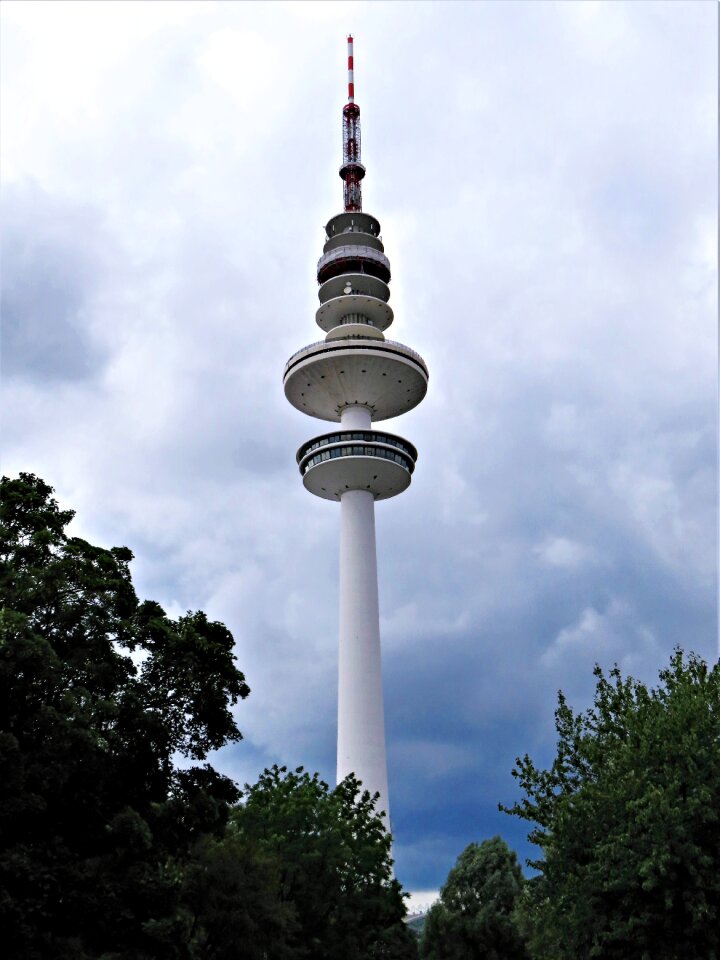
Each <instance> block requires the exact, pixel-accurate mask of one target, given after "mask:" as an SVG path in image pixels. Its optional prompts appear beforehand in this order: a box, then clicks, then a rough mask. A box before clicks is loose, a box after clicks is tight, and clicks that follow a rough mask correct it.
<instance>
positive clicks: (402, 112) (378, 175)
mask: <svg viewBox="0 0 720 960" xmlns="http://www.w3.org/2000/svg"><path fill="white" fill-rule="evenodd" d="M717 9H718V8H717V5H716V4H715V3H714V2H678V3H674V2H672V0H670V2H660V3H654V2H644V3H622V2H601V3H597V2H591V0H589V2H582V3H580V2H561V3H551V2H533V3H529V2H525V3H522V2H503V3H500V2H488V3H465V2H460V3H456V2H443V3H421V2H416V3H410V2H405V3H397V2H392V3H383V2H373V3H363V2H354V3H341V2H337V3H329V2H321V3H315V2H307V3H302V2H291V3H282V2H274V3H271V2H268V3H258V4H255V3H249V2H248V3H233V2H218V3H213V2H207V3H192V2H184V3H173V2H162V3H154V2H149V3H134V2H126V0H124V2H121V3H112V2H82V3H78V4H75V3H65V2H58V0H53V2H51V3H41V2H34V3H26V2H23V3H18V2H14V0H4V2H3V4H2V21H3V22H2V51H1V52H2V87H3V94H2V95H3V100H2V137H1V143H2V175H3V193H2V218H3V236H2V239H3V264H2V265H3V271H2V280H3V287H4V302H3V367H4V376H3V389H4V410H5V414H4V421H3V463H2V466H3V471H4V472H5V473H8V474H11V475H12V474H15V473H17V472H18V471H20V470H29V471H33V472H35V473H37V474H39V475H40V476H42V477H43V478H44V479H46V480H47V481H48V482H50V483H51V484H52V485H53V486H55V488H56V491H57V496H58V498H59V500H60V501H61V503H62V504H63V505H65V506H72V507H74V508H75V509H76V510H77V511H78V516H77V519H76V521H75V522H74V525H73V530H74V532H75V533H77V534H79V535H82V536H85V537H87V538H88V539H91V540H92V541H93V542H97V543H101V544H104V545H107V546H111V545H116V544H117V545H119V544H125V545H127V546H129V547H131V549H132V550H133V551H134V553H135V557H136V559H135V561H134V565H133V566H134V577H135V581H136V585H137V588H138V592H139V593H140V595H141V596H143V597H151V598H153V599H156V600H158V601H160V602H161V603H162V604H163V605H164V606H165V607H166V609H167V610H168V612H169V613H171V614H173V615H177V614H180V613H182V612H184V611H185V610H187V609H198V608H200V609H204V610H206V611H207V612H208V614H209V615H210V616H212V617H213V618H215V619H219V620H222V621H224V622H225V623H227V624H228V626H229V627H230V628H231V630H232V631H233V633H234V635H235V637H236V641H237V656H238V660H239V663H240V665H241V667H242V669H243V670H244V671H245V673H246V675H247V678H248V681H249V683H250V686H251V687H252V694H251V696H250V698H249V699H248V700H247V701H246V702H245V703H243V704H241V705H240V706H239V707H238V710H237V716H238V721H239V725H240V727H241V729H242V730H243V732H244V734H245V740H244V741H243V742H242V743H241V744H239V745H237V746H235V747H233V748H232V749H228V750H226V751H222V752H221V753H220V754H219V755H218V756H217V757H216V758H215V762H216V763H217V765H218V766H219V767H220V768H221V769H223V770H224V771H225V772H226V773H228V774H230V775H232V776H233V777H235V778H236V779H238V780H240V781H241V782H245V781H247V780H254V779H255V777H256V776H257V774H258V772H259V771H260V770H261V769H262V768H263V767H264V766H265V765H266V764H270V763H273V762H276V761H278V762H286V763H290V764H299V763H303V764H305V765H306V766H307V767H309V768H311V769H317V770H320V771H321V773H322V774H323V776H324V777H326V778H327V779H328V780H331V781H332V778H333V776H334V750H335V711H336V670H337V593H338V584H337V578H338V540H339V515H338V510H337V507H336V506H335V505H333V504H331V503H328V502H326V501H322V500H317V499H315V498H313V497H311V496H310V495H308V494H307V493H306V492H305V491H304V489H303V487H302V484H301V482H300V477H299V475H298V473H297V468H296V465H295V459H294V454H295V450H296V448H297V447H298V445H299V444H300V443H301V442H303V441H304V440H306V439H308V438H309V437H311V436H313V435H314V434H316V433H319V432H322V429H323V427H322V424H320V423H319V422H315V421H311V420H309V419H308V418H306V417H303V416H302V415H301V414H300V413H298V412H297V411H296V410H294V409H293V408H292V407H291V406H290V405H289V404H288V403H287V402H286V401H285V398H284V395H283V391H282V383H281V378H282V371H283V366H284V362H285V360H286V359H287V358H288V357H289V356H290V354H291V353H293V352H294V351H295V350H297V349H298V348H300V347H301V346H303V345H304V344H306V343H309V342H312V341H314V340H317V339H320V336H321V334H320V331H319V330H318V328H317V327H316V326H315V323H314V311H315V309H316V305H317V296H316V288H317V285H316V282H315V277H314V270H315V264H316V261H317V258H318V257H319V255H320V253H321V246H322V242H323V230H322V225H323V224H324V223H325V222H326V221H327V220H328V219H329V217H330V216H332V215H333V214H335V213H337V212H339V210H340V208H341V181H340V179H339V177H338V175H337V170H338V166H339V162H340V156H341V129H340V111H341V108H342V105H343V103H344V93H345V56H346V48H345V35H346V34H347V33H348V32H350V31H352V32H353V33H354V35H355V37H356V44H355V53H356V75H355V79H356V91H357V99H358V102H359V103H360V105H361V107H362V111H363V113H362V116H363V161H364V162H365V164H366V166H367V168H368V175H367V178H366V180H365V185H364V205H365V209H366V210H367V211H369V212H371V213H373V214H374V215H376V216H377V217H378V218H379V219H380V221H381V223H382V227H383V238H384V240H385V245H386V252H387V254H388V256H389V258H390V261H391V263H392V267H393V281H392V284H391V289H392V300H391V303H392V305H393V307H394V310H395V317H396V321H395V324H394V326H393V327H392V330H391V336H392V337H393V338H394V339H398V340H401V341H403V342H405V343H407V344H408V345H410V346H412V347H414V348H415V349H416V350H418V351H419V352H420V353H421V354H422V355H423V356H424V357H425V359H426V361H427V363H428V365H429V368H430V373H431V380H430V389H429V392H428V396H427V399H426V400H425V402H424V403H423V404H421V406H419V407H418V408H416V409H415V410H414V411H412V412H411V413H409V414H407V415H406V416H404V417H403V418H402V420H400V421H397V422H394V423H393V422H388V427H389V428H390V429H395V430H396V431H397V432H399V433H400V434H401V435H403V436H406V437H407V438H408V439H409V440H411V441H412V442H413V443H415V444H416V445H417V447H418V449H419V452H420V459H419V462H418V468H417V470H416V473H415V476H414V478H413V483H412V486H411V488H410V490H409V491H408V492H407V493H406V494H404V495H403V496H402V497H399V498H397V499H395V500H391V501H387V502H383V503H380V504H378V507H377V514H376V516H377V534H378V549H379V569H380V594H381V631H382V637H383V650H384V653H383V656H384V680H385V696H386V713H387V727H388V752H389V764H390V793H391V804H392V814H393V822H394V828H395V834H396V843H395V855H396V861H397V873H398V876H399V878H400V879H401V881H402V882H403V883H404V884H405V885H406V886H407V887H408V888H410V889H413V890H427V889H436V888H437V886H438V885H439V884H441V883H442V882H443V880H444V878H445V876H446V874H447V871H448V869H449V867H450V866H451V865H452V863H453V862H454V860H455V858H456V856H457V855H458V854H459V853H460V851H461V850H462V849H463V848H464V847H465V845H466V844H467V843H469V842H470V841H472V840H477V841H479V840H482V839H484V838H486V837H489V836H492V835H493V834H495V833H497V832H500V833H502V834H503V835H504V836H505V837H506V839H508V841H509V842H510V843H511V844H512V845H513V846H515V847H516V848H517V849H518V850H519V851H520V854H521V856H525V855H527V854H528V852H529V850H528V847H527V844H526V842H525V840H524V837H525V832H526V831H525V827H524V826H523V824H521V823H519V822H518V823H515V821H514V820H512V819H511V818H508V817H506V816H504V815H502V814H500V813H498V812H497V803H498V801H504V802H511V801H512V800H513V799H514V798H515V797H516V796H517V791H516V786H515V783H514V781H513V779H512V777H511V775H510V770H511V768H512V765H513V761H514V758H515V756H516V755H517V754H518V753H524V752H525V751H528V752H529V753H530V754H531V755H533V756H534V757H535V758H537V759H538V760H540V761H545V762H546V761H548V760H549V759H550V757H551V755H552V748H553V743H554V737H553V708H554V705H555V695H556V691H557V689H558V688H562V689H563V690H564V691H565V692H566V693H567V695H568V697H569V699H570V702H571V703H572V704H573V705H575V706H577V707H581V706H585V705H587V703H588V701H589V698H590V696H591V693H592V690H593V686H594V685H593V679H592V666H593V663H594V662H595V661H599V662H600V663H601V664H603V665H604V666H606V667H609V666H611V665H612V663H613V662H615V661H617V662H618V663H620V664H621V666H622V667H623V668H624V669H625V670H627V671H629V672H632V673H633V674H634V675H636V676H638V677H640V678H642V679H644V680H646V681H652V680H653V679H654V678H656V677H657V671H658V669H659V668H660V667H662V666H663V665H664V664H666V663H667V661H668V657H669V654H670V652H671V651H672V649H673V647H674V646H676V645H677V644H680V645H683V646H684V647H685V648H687V649H694V650H696V651H697V652H699V653H700V654H702V655H703V656H704V657H705V658H708V659H709V658H713V657H715V656H716V655H717V407H716V399H717V373H716V370H717V329H716V319H715V316H716V302H717V275H716V258H717V240H716V208H717V160H716V142H717V93H716V75H717V46H716V43H717V40H716V37H717V15H718V14H717Z"/></svg>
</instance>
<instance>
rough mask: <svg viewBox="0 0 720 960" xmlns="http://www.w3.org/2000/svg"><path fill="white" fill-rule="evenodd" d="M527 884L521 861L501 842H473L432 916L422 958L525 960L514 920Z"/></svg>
mask: <svg viewBox="0 0 720 960" xmlns="http://www.w3.org/2000/svg"><path fill="white" fill-rule="evenodd" d="M523 884H524V879H523V875H522V870H521V869H520V865H519V864H518V862H517V857H516V855H515V853H514V851H512V850H510V849H509V847H508V845H507V844H506V843H505V841H504V840H503V839H502V838H501V837H493V838H492V839H491V840H485V841H483V843H480V844H477V843H471V844H470V845H469V846H467V847H466V848H465V849H464V850H463V852H462V853H461V854H460V856H459V857H458V859H457V863H456V864H455V866H454V867H453V868H452V870H451V871H450V873H449V874H448V878H447V880H446V882H445V885H444V886H443V888H442V890H441V891H440V900H439V902H438V903H436V904H434V905H433V906H432V907H431V908H430V910H429V912H428V916H427V920H426V921H425V927H424V930H423V937H422V941H421V948H420V955H421V956H422V957H424V958H427V960H525V958H526V957H527V956H528V955H527V952H526V949H525V944H524V940H523V937H522V936H521V935H520V933H519V931H518V928H517V924H516V922H515V917H514V911H515V906H516V903H517V901H518V898H519V897H520V895H521V893H522V889H523Z"/></svg>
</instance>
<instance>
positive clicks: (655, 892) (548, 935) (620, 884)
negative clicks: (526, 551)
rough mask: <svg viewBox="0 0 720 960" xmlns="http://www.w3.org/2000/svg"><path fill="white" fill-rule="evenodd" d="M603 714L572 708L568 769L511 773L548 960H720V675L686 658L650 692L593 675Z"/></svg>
mask: <svg viewBox="0 0 720 960" xmlns="http://www.w3.org/2000/svg"><path fill="white" fill-rule="evenodd" d="M595 676H596V678H597V686H596V691H595V698H594V705H593V706H592V707H591V708H590V709H589V710H588V711H586V712H585V713H579V714H575V713H573V711H572V710H571V708H570V707H569V706H568V704H567V702H566V700H565V698H564V697H563V695H562V694H560V696H559V705H558V709H557V711H556V714H555V718H556V728H557V733H558V745H557V756H556V758H555V760H554V762H553V764H552V766H551V768H550V769H549V770H541V769H538V768H537V767H536V766H535V765H534V764H533V763H532V761H531V760H530V759H529V757H527V756H525V757H524V758H523V759H522V760H520V759H519V760H518V761H517V769H516V770H515V771H513V773H514V775H515V776H516V777H517V778H518V779H519V781H520V784H521V786H522V788H523V790H524V791H525V793H526V798H525V799H523V800H522V801H521V802H520V803H518V804H516V805H515V806H514V807H512V808H510V809H509V810H507V812H509V813H512V814H515V815H516V816H519V817H522V818H523V819H525V820H528V821H530V822H531V823H534V824H535V826H534V828H533V829H532V831H531V833H530V836H529V839H530V840H531V841H532V842H533V843H534V844H537V845H538V847H539V848H540V850H541V852H542V856H541V857H540V858H539V859H538V860H537V861H535V862H534V863H531V866H533V867H535V868H536V869H537V870H538V871H539V874H538V876H537V877H535V878H534V879H533V880H531V881H530V883H529V887H528V896H527V900H526V902H525V904H524V911H523V912H524V916H525V921H526V923H527V925H528V927H529V929H530V930H531V931H532V945H533V948H534V953H535V954H536V956H537V957H538V958H541V960H545V958H547V960H550V958H552V960H577V958H578V957H588V958H589V957H600V958H603V960H650V958H652V960H677V958H679V957H697V958H700V957H702V958H703V960H713V958H714V960H717V957H718V951H719V949H720V872H719V871H718V864H720V666H719V665H718V664H715V666H714V667H712V669H709V668H708V667H707V665H706V664H705V663H704V662H703V661H702V660H701V659H700V658H699V657H697V656H695V655H693V654H691V655H690V656H689V657H688V658H687V659H685V657H684V655H683V653H682V651H679V650H678V651H676V652H675V654H674V655H673V657H672V659H671V661H670V666H669V668H668V669H666V670H663V671H662V672H661V674H660V679H661V684H660V685H659V686H658V687H657V688H655V689H648V688H647V687H646V686H645V685H644V684H642V683H639V682H638V681H636V680H634V679H632V677H628V678H627V679H624V678H623V677H622V675H621V673H620V671H619V669H618V668H617V667H615V668H614V669H613V670H611V671H610V674H609V676H608V677H606V676H605V675H604V673H603V671H602V670H601V669H600V668H599V667H596V668H595Z"/></svg>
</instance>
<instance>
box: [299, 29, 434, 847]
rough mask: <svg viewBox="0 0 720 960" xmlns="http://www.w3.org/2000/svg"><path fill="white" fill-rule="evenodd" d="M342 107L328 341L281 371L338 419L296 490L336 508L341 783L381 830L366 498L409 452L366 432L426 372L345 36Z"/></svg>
mask: <svg viewBox="0 0 720 960" xmlns="http://www.w3.org/2000/svg"><path fill="white" fill-rule="evenodd" d="M348 70H349V76H348V96H349V100H348V103H347V104H346V105H345V107H344V108H343V165H342V167H341V168H340V176H341V178H342V179H343V183H344V189H343V197H344V211H343V212H342V213H338V214H336V215H335V216H334V217H331V219H330V220H329V221H328V223H327V226H326V228H325V244H324V246H323V254H322V256H321V257H320V260H319V261H318V265H317V279H318V284H319V290H318V297H319V300H320V306H319V308H318V310H317V312H316V314H315V321H316V323H317V324H318V326H319V327H320V328H321V330H323V331H324V332H325V339H324V340H322V341H320V342H319V343H313V344H311V345H310V346H308V347H303V349H302V350H298V351H297V353H295V354H293V356H292V357H290V359H289V360H288V362H287V363H286V364H285V372H284V375H283V384H284V388H285V396H286V397H287V399H288V400H289V401H290V403H291V404H292V405H293V406H294V407H295V408H296V409H298V410H300V411H301V412H302V413H305V414H307V415H308V416H310V417H316V418H317V419H319V420H325V421H329V422H330V423H333V424H338V425H337V426H335V427H334V428H333V431H332V432H330V433H324V434H320V435H319V436H315V437H312V438H311V439H310V440H308V441H306V442H305V443H304V444H303V445H302V446H301V447H300V449H299V450H298V452H297V463H298V467H299V469H300V475H301V477H302V481H303V484H304V486H305V488H306V489H307V490H308V491H309V492H310V493H313V494H315V496H317V497H322V498H323V499H325V500H334V501H336V502H339V503H340V649H339V660H338V753H337V776H338V781H340V780H342V779H344V778H345V777H346V776H348V774H350V773H354V774H355V776H356V777H357V778H358V780H360V781H361V782H362V785H363V789H365V790H369V791H370V793H371V794H376V793H378V794H379V795H380V801H379V804H378V806H377V809H378V810H383V811H385V823H386V826H387V827H388V829H389V825H390V819H389V796H388V775H387V760H386V754H385V717H384V707H383V690H382V668H381V656H380V614H379V604H378V575H377V551H376V544H375V501H376V500H385V499H388V498H389V497H395V496H397V495H398V494H399V493H402V492H403V490H406V489H407V488H408V486H409V485H410V479H411V477H412V474H413V471H414V470H415V462H416V460H417V451H416V449H415V447H414V446H413V445H412V444H411V443H410V442H409V441H408V440H405V439H404V438H403V437H399V436H397V435H396V434H392V433H386V432H383V431H380V430H376V429H374V428H373V423H374V422H375V421H378V420H387V419H389V418H390V417H397V416H400V415H401V414H403V413H406V412H407V411H408V410H411V409H412V408H413V407H415V406H417V404H418V403H420V401H421V400H422V399H423V397H424V396H425V393H426V391H427V382H428V371H427V367H426V366H425V362H424V360H423V359H422V357H421V356H420V355H419V354H417V353H416V352H415V351H414V350H412V349H411V348H410V347H406V346H404V345H403V344H402V343H397V342H396V341H394V340H387V339H386V338H385V333H384V331H385V330H386V329H387V328H388V327H389V326H390V324H391V323H392V322H393V311H392V309H391V308H390V307H389V306H388V300H389V299H390V289H389V287H388V284H389V282H390V261H389V260H388V258H387V257H386V256H385V252H384V251H385V248H384V246H383V242H382V239H381V237H380V224H379V222H378V221H377V220H376V219H375V217H373V216H371V215H370V214H369V213H363V211H362V202H361V195H360V181H361V180H362V178H363V177H364V176H365V168H364V167H363V166H362V164H361V163H360V124H359V120H360V108H359V107H358V106H357V104H356V103H355V101H354V73H353V71H354V57H353V50H352V38H349V45H348Z"/></svg>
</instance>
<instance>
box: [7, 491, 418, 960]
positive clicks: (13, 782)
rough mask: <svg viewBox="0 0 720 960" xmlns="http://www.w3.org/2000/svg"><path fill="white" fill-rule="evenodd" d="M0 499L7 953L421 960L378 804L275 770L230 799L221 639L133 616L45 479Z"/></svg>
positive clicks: (194, 619)
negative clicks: (219, 754)
mask: <svg viewBox="0 0 720 960" xmlns="http://www.w3.org/2000/svg"><path fill="white" fill-rule="evenodd" d="M0 487H1V489H0V495H1V498H2V499H1V503H0V606H1V609H0V764H1V765H2V766H1V769H2V774H3V776H2V778H0V924H1V926H2V945H3V956H5V957H9V958H11V960H14V958H18V960H20V958H21V960H45V958H47V957H52V958H53V960H237V958H238V957H243V960H267V958H272V960H310V958H312V960H324V958H327V960H330V958H332V960H335V958H340V957H342V960H360V958H363V960H365V958H368V960H373V958H385V960H408V958H412V957H415V956H416V955H417V954H416V947H415V941H414V938H413V937H412V935H411V934H410V933H409V932H408V931H407V929H406V928H405V926H404V924H403V923H402V918H403V916H404V913H405V908H404V904H403V897H402V893H401V889H400V885H399V884H398V883H397V881H396V880H394V879H393V876H392V861H391V859H390V838H389V836H388V835H387V834H386V832H385V829H384V827H383V822H382V820H381V819H380V817H379V816H378V814H377V813H376V811H375V802H376V799H377V798H372V797H370V796H369V794H367V793H363V792H362V791H361V790H360V786H359V784H358V783H357V781H355V780H354V779H353V778H348V779H347V780H345V781H344V782H343V783H342V784H340V785H339V786H338V787H337V788H335V789H334V790H331V789H330V788H329V787H328V785H327V784H326V783H324V782H322V781H321V780H320V779H319V777H318V775H317V774H315V775H310V774H308V773H305V772H304V771H303V770H302V768H300V769H297V770H295V771H291V772H288V771H287V770H286V769H285V768H279V767H273V768H272V769H271V770H266V771H265V772H264V773H263V774H262V776H261V777H260V779H259V781H258V782H257V783H256V784H255V785H253V786H246V789H245V795H244V797H243V798H242V802H240V797H241V794H240V791H239V790H238V788H237V787H236V785H235V784H234V783H233V782H232V781H231V780H230V779H228V778H227V777H224V776H222V775H221V774H220V773H218V772H217V771H216V770H215V769H214V768H213V767H212V766H210V765H209V764H208V763H207V762H204V761H206V759H207V755H208V753H209V752H210V751H211V750H216V749H218V748H219V747H221V746H223V745H224V744H227V743H232V742H234V741H237V740H239V739H240V732H239V730H238V728H237V726H236V724H235V721H234V719H233V715H232V712H231V708H232V706H233V705H234V704H235V703H236V702H237V701H238V700H239V699H241V698H243V697H246V696H247V694H248V692H249V690H248V686H247V684H246V683H245V679H244V677H243V675H242V673H241V672H240V671H239V670H238V669H237V667H236V665H235V662H234V657H233V652H232V651H233V638H232V636H231V634H230V632H229V631H228V630H227V629H226V627H225V626H223V624H221V623H213V622H210V621H208V619H207V617H206V616H205V615H204V614H203V613H200V612H197V613H188V614H187V615H186V616H183V617H179V618H178V619H177V620H172V619H170V618H168V617H167V616H166V615H165V613H164V611H163V609H162V608H161V607H160V606H159V605H158V604H157V603H154V602H151V601H145V602H140V601H139V600H138V598H137V596H136V594H135V590H134V588H133V585H132V581H131V577H130V569H129V564H130V561H131V560H132V554H131V553H130V551H129V550H127V549H126V548H124V547H117V548H113V549H110V550H108V549H104V548H101V547H96V546H93V545H91V544H89V543H87V542H86V541H84V540H82V539H79V538H77V537H71V536H69V535H68V533H67V529H66V528H67V526H68V524H69V523H70V521H71V520H72V517H73V513H72V511H69V510H60V509H59V507H58V504H57V503H56V501H55V500H54V499H53V497H52V489H51V488H50V487H49V486H48V485H47V484H46V483H45V482H44V481H42V480H40V479H39V478H37V477H35V476H33V475H31V474H21V475H20V477H19V478H17V479H10V480H9V479H7V478H3V480H2V481H1V484H0ZM180 758H182V762H181V763H180V762H179V760H180Z"/></svg>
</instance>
